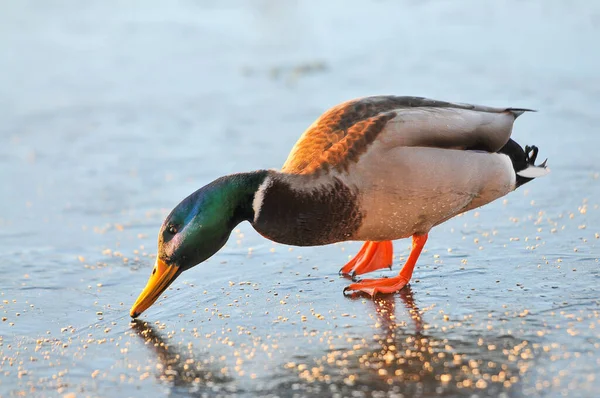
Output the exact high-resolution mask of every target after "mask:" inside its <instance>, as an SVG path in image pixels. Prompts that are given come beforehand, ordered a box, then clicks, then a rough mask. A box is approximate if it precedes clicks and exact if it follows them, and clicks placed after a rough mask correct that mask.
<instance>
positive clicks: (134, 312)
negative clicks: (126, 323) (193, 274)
mask: <svg viewBox="0 0 600 398" xmlns="http://www.w3.org/2000/svg"><path fill="white" fill-rule="evenodd" d="M179 274H180V272H179V267H177V266H174V265H167V264H165V262H164V261H162V260H160V259H158V258H157V259H156V264H155V265H154V269H152V275H150V279H148V283H147V284H146V287H145V288H144V290H142V293H140V295H139V297H138V299H137V300H136V301H135V304H133V306H132V307H131V311H130V312H129V315H131V317H132V318H137V317H138V316H140V314H141V313H142V312H144V311H146V310H147V309H148V308H150V306H151V305H152V304H154V302H155V301H156V300H157V299H158V298H159V297H160V295H161V294H162V292H164V291H165V290H166V289H167V288H168V287H169V285H170V284H171V283H172V282H173V281H174V280H175V279H176V278H177V277H178V276H179Z"/></svg>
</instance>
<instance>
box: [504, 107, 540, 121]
mask: <svg viewBox="0 0 600 398" xmlns="http://www.w3.org/2000/svg"><path fill="white" fill-rule="evenodd" d="M506 110H507V111H509V112H510V113H512V114H513V115H514V116H515V119H516V118H518V117H519V116H521V115H522V114H524V113H525V112H537V111H536V110H535V109H527V108H507V109H506Z"/></svg>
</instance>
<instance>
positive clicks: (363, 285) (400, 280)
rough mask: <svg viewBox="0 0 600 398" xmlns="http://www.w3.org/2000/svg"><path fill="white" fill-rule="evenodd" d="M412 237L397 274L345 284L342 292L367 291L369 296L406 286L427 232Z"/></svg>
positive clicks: (392, 291)
mask: <svg viewBox="0 0 600 398" xmlns="http://www.w3.org/2000/svg"><path fill="white" fill-rule="evenodd" d="M412 239H413V241H412V250H411V251H410V255H409V256H408V260H406V263H405V264H404V267H402V269H401V270H400V273H399V274H398V276H394V277H391V278H379V279H363V280H361V281H359V282H356V283H352V284H351V285H349V286H347V287H346V288H345V289H344V293H345V292H347V291H349V290H350V291H360V292H363V293H367V294H368V295H370V296H375V295H376V294H377V293H394V292H397V291H399V290H400V289H402V288H403V287H404V286H406V284H407V283H408V281H410V278H411V277H412V273H413V270H414V268H415V264H416V263H417V259H418V258H419V255H420V254H421V250H423V246H425V242H427V234H425V235H413V237H412Z"/></svg>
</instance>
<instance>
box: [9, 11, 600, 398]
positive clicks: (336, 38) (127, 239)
mask: <svg viewBox="0 0 600 398" xmlns="http://www.w3.org/2000/svg"><path fill="white" fill-rule="evenodd" d="M598 37H600V5H598V3H593V2H588V1H573V2H558V1H548V0H537V1H528V2H522V1H506V2H479V1H455V2H443V1H433V0H432V1H426V2H413V1H386V0H383V1H371V2H363V3H361V4H358V3H352V4H349V3H348V2H342V1H341V0H339V1H332V2H328V3H321V2H316V1H306V2H278V1H267V0H263V1H259V0H256V1H239V2H228V3H227V4H224V3H223V4H221V3H219V4H216V3H214V2H206V1H180V2H176V3H175V2H173V3H172V4H171V3H169V4H167V3H165V2H157V1H145V2H141V1H139V2H129V4H128V5H125V4H123V3H121V2H116V1H104V2H87V3H85V2H74V1H58V0H52V1H50V0H48V1H44V2H35V1H20V2H4V3H3V4H2V5H0V50H2V51H1V52H2V54H3V55H4V56H3V57H1V58H0V70H1V71H2V73H0V120H2V122H1V123H0V178H1V180H2V181H3V184H1V185H0V197H2V202H1V203H2V206H1V207H0V261H1V263H2V268H1V269H2V278H1V280H0V316H1V317H2V321H1V322H0V396H2V397H4V396H7V397H11V396H23V395H27V396H40V397H43V396H70V397H73V396H77V397H79V396H122V397H126V396H189V395H193V396H204V395H209V396H212V395H232V394H237V395H246V396H256V395H262V396H269V395H271V396H294V395H298V396H312V395H319V394H323V395H336V396H388V395H389V396H402V395H403V396H473V395H476V396H504V397H508V396H510V397H512V396H515V397H518V396H594V395H595V392H596V391H598V389H599V388H600V375H598V372H597V369H598V366H599V365H600V342H599V341H600V340H599V337H600V332H599V330H600V297H599V294H598V292H599V289H598V282H599V280H600V279H599V278H600V273H599V270H600V264H599V257H600V251H599V245H598V242H599V235H598V234H599V233H600V223H599V221H600V209H599V208H598V207H599V204H600V199H599V198H600V184H599V183H600V181H599V173H600V166H598V148H599V147H600V135H599V134H598V132H597V125H598V124H599V122H600V116H598V109H599V105H600V77H599V76H600V75H599V74H598V71H599V70H600V57H599V56H598V52H597V51H596V50H595V49H597V39H598ZM371 94H405V95H422V96H429V97H433V98H439V99H446V100H454V101H463V102H472V103H482V104H487V105H497V106H505V105H511V106H516V107H531V108H535V109H539V110H540V112H539V113H535V114H527V115H524V116H523V117H521V118H520V119H519V120H518V122H517V123H516V125H515V131H514V135H513V137H514V138H515V139H516V140H517V141H519V142H520V143H522V144H523V145H525V144H536V145H538V146H539V147H540V156H541V157H542V159H543V158H545V157H549V158H550V160H549V164H550V167H551V169H552V173H551V174H550V175H549V176H548V177H545V178H543V179H539V180H536V181H534V182H533V183H531V184H528V185H526V186H525V187H523V188H522V189H519V190H518V191H516V192H514V193H512V194H510V195H508V196H507V197H506V198H505V200H502V199H501V200H498V201H497V202H495V203H493V204H491V205H488V206H486V207H484V208H482V209H478V210H476V211H472V212H470V213H467V214H465V215H463V216H461V217H457V218H455V219H453V220H451V221H449V222H447V223H445V224H443V225H441V226H439V227H438V228H436V229H435V230H434V231H433V232H432V233H431V235H430V239H429V242H428V244H427V246H426V251H425V252H424V253H423V255H422V256H421V259H420V262H419V264H418V266H417V269H416V271H415V276H414V278H415V279H414V280H413V282H412V286H411V287H410V288H407V289H405V290H404V291H402V293H400V294H397V295H395V296H390V297H385V298H380V299H377V300H374V301H373V300H370V299H363V298H358V299H349V298H345V297H344V296H343V295H342V289H343V288H344V286H346V284H347V283H348V281H347V280H345V279H343V278H341V277H339V276H338V275H337V271H338V269H339V267H340V266H341V265H343V263H344V262H345V261H346V259H347V258H348V256H349V255H352V254H354V253H355V252H356V251H358V249H359V247H360V246H359V244H358V243H345V244H338V245H332V246H327V247H316V248H290V247H286V246H282V245H277V244H273V243H271V242H269V241H266V240H265V239H263V238H261V237H260V236H259V235H258V234H257V233H255V232H254V231H253V230H252V228H251V227H250V226H249V225H247V224H243V225H241V226H240V227H239V229H237V230H236V231H235V232H234V234H232V237H231V239H230V241H229V242H228V244H227V246H226V247H225V248H224V249H223V250H221V252H219V254H218V255H217V256H215V257H214V258H212V259H210V260H209V261H207V262H206V263H205V264H203V265H201V266H198V267H196V268H195V269H193V270H191V271H189V272H187V273H185V274H183V275H182V276H181V277H180V278H179V279H178V281H177V282H176V283H175V284H174V285H173V287H172V288H171V289H169V290H168V291H167V293H166V294H165V296H168V297H167V298H165V299H161V300H160V301H159V302H158V303H157V304H155V306H153V307H152V308H151V309H150V310H148V311H147V312H146V313H144V315H143V316H142V317H141V319H140V320H139V321H137V322H135V323H131V322H130V319H129V316H128V310H129V307H130V306H131V304H132V303H133V301H134V300H135V298H136V297H137V295H138V293H139V292H140V290H141V289H142V287H143V286H144V284H145V283H146V280H147V277H148V275H149V273H150V270H151V267H152V265H153V256H154V253H155V250H156V234H157V232H158V228H159V226H160V224H161V222H162V219H163V217H164V216H165V215H166V213H167V212H168V211H169V210H170V209H171V208H172V207H173V206H174V205H176V204H177V203H178V202H179V200H180V199H181V198H183V197H185V196H186V195H187V194H189V193H190V192H192V191H194V190H195V189H197V188H198V187H200V186H202V185H204V184H206V183H208V182H210V181H211V180H212V179H214V178H216V177H218V176H220V175H224V174H227V173H231V172H236V171H245V170H252V169H259V168H273V167H279V166H280V165H281V164H282V163H283V161H284V160H285V158H286V156H287V153H288V151H289V149H290V148H291V146H292V145H293V143H294V142H295V140H296V139H297V138H298V136H299V134H300V133H301V132H302V131H303V130H304V128H306V127H307V126H308V125H309V124H310V123H311V122H312V121H313V120H314V119H315V118H316V117H317V116H318V115H319V114H320V113H321V112H322V111H324V110H325V109H327V108H328V107H330V106H332V105H334V104H336V103H338V102H341V101H343V100H346V99H349V98H353V97H357V96H363V95H371ZM409 244H410V242H408V241H399V242H397V243H396V244H395V247H396V255H397V257H396V263H400V262H401V259H400V258H402V257H405V256H406V255H407V253H408V248H409ZM394 272H395V271H394ZM384 274H385V273H384Z"/></svg>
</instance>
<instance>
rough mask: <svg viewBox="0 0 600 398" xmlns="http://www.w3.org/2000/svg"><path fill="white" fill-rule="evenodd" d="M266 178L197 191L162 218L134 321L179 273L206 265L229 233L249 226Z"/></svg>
mask: <svg viewBox="0 0 600 398" xmlns="http://www.w3.org/2000/svg"><path fill="white" fill-rule="evenodd" d="M266 175H267V172H254V173H244V174H234V175H230V176H226V177H222V178H219V179H217V180H215V181H213V182H212V183H210V184H208V185H206V186H204V187H202V188H200V189H199V190H197V191H196V192H194V193H193V194H191V195H190V196H188V197H187V198H185V199H184V200H183V201H181V203H179V204H178V205H177V206H176V207H175V208H174V209H173V210H172V211H171V213H170V214H169V215H168V216H167V218H166V219H165V221H164V222H163V224H162V226H161V228H160V231H159V233H158V253H157V256H156V263H155V265H154V268H153V269H152V273H151V274H150V279H149V280H148V282H147V284H146V287H145V288H144V290H143V291H142V292H141V293H140V295H139V297H138V299H137V300H136V302H135V304H133V306H132V307H131V311H130V315H131V317H132V318H137V317H138V316H139V315H140V314H141V313H142V312H144V311H145V310H147V309H148V308H149V307H150V306H151V305H152V304H154V302H155V301H156V300H157V299H158V298H159V297H160V295H161V294H162V293H163V292H164V291H165V290H166V289H167V288H168V287H169V285H171V283H173V281H174V280H175V279H176V278H177V277H178V276H179V275H181V273H182V272H184V271H186V270H188V269H190V268H192V267H194V266H196V265H198V264H200V263H202V262H204V261H206V260H207V259H209V258H210V257H212V256H213V255H214V254H215V253H216V252H217V251H219V249H221V248H222V247H223V245H225V243H226V242H227V240H228V239H229V235H230V234H231V231H232V230H233V228H235V226H236V225H238V224H239V223H240V222H242V221H244V220H248V221H250V220H252V218H253V217H254V211H253V209H252V201H253V198H254V194H255V193H256V191H257V189H258V187H259V186H260V184H261V183H262V181H263V180H264V179H265V178H266Z"/></svg>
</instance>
